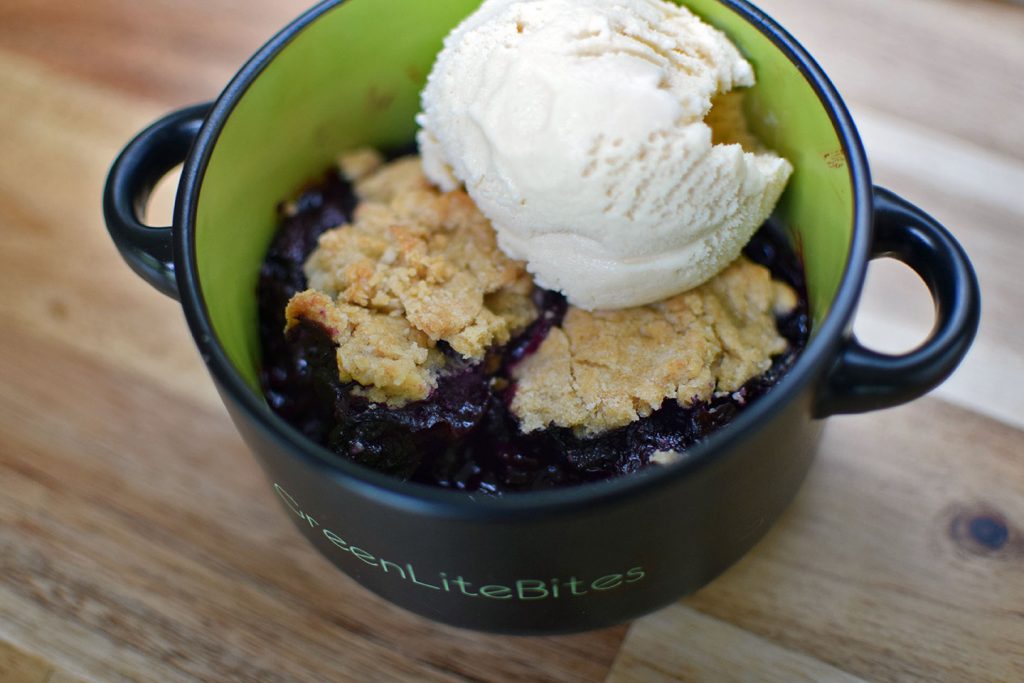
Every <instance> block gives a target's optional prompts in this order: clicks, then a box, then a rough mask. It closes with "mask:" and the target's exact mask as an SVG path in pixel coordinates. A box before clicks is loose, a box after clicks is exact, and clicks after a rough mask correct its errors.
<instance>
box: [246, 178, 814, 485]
mask: <svg viewBox="0 0 1024 683" xmlns="http://www.w3.org/2000/svg"><path fill="white" fill-rule="evenodd" d="M356 204H357V200H356V198H355V195H354V193H353V189H352V187H351V186H350V185H349V184H348V183H347V182H345V181H344V180H342V179H341V178H340V177H339V175H338V173H336V172H331V173H328V174H327V175H326V176H325V178H324V180H323V181H322V182H321V183H319V184H318V185H316V186H315V187H311V188H310V189H308V190H307V191H306V192H305V193H303V194H302V195H301V196H300V197H299V199H298V200H296V201H295V202H292V203H290V204H288V205H287V207H282V211H281V223H280V227H279V230H278V232H277V234H276V236H275V238H274V240H273V243H272V244H271V246H270V249H269V251H268V253H267V256H266V259H265V261H264V263H263V267H262V270H261V273H260V281H259V292H258V297H259V319H260V340H261V343H262V350H263V365H262V371H261V382H262V386H263V390H264V393H265V395H266V399H267V402H268V404H269V405H270V407H271V408H272V409H273V410H274V411H275V412H276V413H278V414H279V415H280V416H281V417H282V418H284V419H285V420H286V421H287V422H288V423H289V424H291V425H292V426H294V427H295V428H296V429H298V430H299V431H301V432H302V433H303V434H304V435H305V436H306V437H308V438H309V439H311V440H312V441H314V442H316V443H318V444H321V445H323V446H326V447H327V448H329V449H330V450H332V451H333V452H335V453H337V454H338V455H340V456H343V457H347V458H350V459H352V460H354V461H356V462H358V463H361V464H363V465H365V466H367V467H371V468H373V469H375V470H378V471H381V472H384V473H387V474H389V475H393V476H396V477H400V478H402V479H406V480H410V481H414V482H419V483H423V484H430V485H434V486H439V487H442V488H448V489H456V490H460V491H467V492H482V493H488V494H500V493H503V492H511V491H529V490H541V489H548V488H553V487H558V486H567V485H573V484H579V483H584V482H590V481H598V480H603V479H609V478H612V477H616V476H619V475H622V474H628V473H631V472H635V471H636V470H638V469H640V468H642V467H644V466H647V465H648V464H649V463H651V462H664V458H665V455H666V454H669V455H670V456H671V458H670V459H677V458H679V457H685V451H686V450H687V449H688V448H690V447H691V446H693V445H694V444H695V443H697V442H699V441H701V440H702V439H704V438H706V437H707V436H708V435H709V434H710V433H712V432H713V431H714V430H716V429H718V428H719V427H721V426H723V425H724V424H726V423H727V422H729V421H730V420H731V419H733V418H734V417H735V416H736V415H737V414H738V413H739V412H740V411H742V410H744V409H745V408H746V407H747V406H749V405H750V404H751V403H753V402H755V401H757V400H758V399H759V398H760V397H761V396H762V395H764V394H765V393H766V392H768V391H769V390H770V389H771V388H772V387H773V386H774V385H775V384H776V383H777V382H778V381H779V379H780V378H781V377H782V376H783V375H784V374H785V373H786V372H787V371H788V370H789V368H790V367H791V366H792V365H793V363H794V361H795V360H796V357H797V356H798V355H799V353H800V351H801V350H802V349H803V347H804V346H805V344H806V342H807V339H808V336H809V333H810V319H809V315H808V306H807V296H806V287H805V284H804V275H803V270H802V268H801V265H800V262H799V260H798V258H797V256H796V254H795V253H794V251H793V250H792V248H791V247H790V246H789V245H788V243H787V241H786V239H785V237H784V236H783V235H782V233H781V231H780V230H778V229H777V228H776V227H774V226H772V225H767V226H765V227H764V228H762V229H761V231H760V232H758V234H757V235H756V236H755V237H754V239H753V240H752V241H751V242H750V243H749V244H748V246H747V247H746V249H745V250H744V254H745V255H746V256H747V258H748V259H750V260H751V261H753V262H755V263H758V264H760V265H763V266H765V267H767V268H768V269H769V270H770V271H771V273H772V276H773V277H774V278H775V279H777V280H781V281H782V282H785V283H787V284H789V285H790V286H791V287H792V288H793V289H794V290H795V291H796V292H797V295H798V305H797V307H796V309H795V310H794V311H793V312H792V313H789V314H787V315H784V316H782V317H780V318H778V320H777V322H778V329H779V332H780V333H781V335H782V336H783V337H785V339H786V340H787V341H788V342H789V348H788V350H787V351H785V352H784V353H783V354H781V355H780V356H777V357H776V358H775V359H774V362H773V364H772V366H771V368H770V369H769V370H768V371H767V372H765V373H763V374H761V375H760V376H758V377H756V378H755V379H753V380H751V381H749V382H747V383H746V384H745V385H744V386H743V387H742V388H740V389H739V390H738V391H735V392H732V393H730V394H727V395H724V396H717V395H716V396H715V397H713V398H712V399H711V400H709V401H704V402H699V403H697V404H694V405H693V406H692V407H688V408H684V407H682V406H680V405H679V403H678V402H676V401H673V400H666V401H665V403H664V404H663V405H662V407H661V408H660V409H658V410H656V411H654V412H653V414H651V415H649V416H648V417H644V418H641V419H639V420H637V421H635V422H633V423H632V424H629V425H627V426H625V427H621V428H618V429H614V430H611V431H607V432H604V433H602V434H599V435H597V436H594V437H589V438H585V437H582V436H579V435H578V434H577V433H576V432H574V431H573V430H571V429H562V428H549V429H546V430H541V431H536V432H532V433H529V434H524V433H522V431H521V430H520V429H519V426H518V422H517V419H516V417H515V416H514V415H513V414H512V412H511V410H510V406H511V403H512V399H513V392H514V391H515V383H514V381H513V379H512V377H511V371H512V369H513V368H514V367H515V366H516V364H517V363H520V362H521V361H522V360H523V359H524V358H526V357H528V356H530V355H531V354H533V353H535V352H536V351H537V350H538V348H539V347H540V346H541V344H542V343H543V341H544V340H545V338H546V337H547V335H548V334H549V332H550V331H551V329H552V328H553V327H556V326H560V325H561V322H562V319H563V317H564V316H565V314H566V310H567V305H566V302H565V299H564V298H563V297H562V296H561V295H559V294H558V293H555V292H551V291H546V290H543V289H539V288H538V289H537V290H536V291H535V293H534V303H535V304H536V306H537V309H538V311H539V312H540V314H539V316H538V317H537V319H536V320H535V321H534V322H533V323H532V324H530V325H529V326H528V327H527V328H526V329H525V330H523V331H522V332H520V333H519V334H518V335H516V336H515V337H514V338H513V339H512V340H511V341H509V343H507V344H505V345H504V346H502V347H500V348H494V349H492V350H491V351H490V352H489V353H488V354H487V356H486V357H485V358H484V360H483V361H482V362H473V363H470V362H467V361H464V360H462V359H461V357H460V356H459V354H457V353H455V352H454V351H452V350H451V349H450V348H448V347H447V345H446V344H445V343H444V342H440V343H439V348H440V349H441V351H442V352H444V353H445V355H446V356H447V358H448V363H447V365H446V370H445V373H444V374H443V375H442V376H441V377H440V379H439V380H438V384H437V388H436V389H434V390H433V391H432V392H431V393H430V395H429V396H428V397H427V398H426V399H425V400H421V401H415V402H412V403H408V404H407V405H404V406H401V407H390V406H388V405H385V404H377V403H372V402H370V401H369V400H367V399H366V398H364V397H362V396H359V395H357V393H355V392H354V391H353V388H354V385H353V384H351V383H348V384H346V383H343V382H342V381H341V380H340V379H339V376H338V365H337V359H336V347H335V345H334V343H333V342H332V340H331V338H330V336H329V334H328V333H327V331H326V330H325V329H324V328H323V327H322V326H320V325H319V324H317V323H314V322H309V321H303V322H300V323H299V324H298V325H296V326H294V327H292V329H291V330H290V331H289V332H288V333H287V334H284V333H283V332H282V330H284V328H285V314H284V311H285V307H286V305H287V304H288V302H289V300H290V299H291V298H292V297H293V296H294V295H295V294H296V293H298V292H300V291H302V290H303V289H305V288H306V284H307V283H306V277H305V275H304V272H303V263H304V262H305V260H306V258H307V257H308V256H309V254H310V253H311V252H312V251H313V250H314V249H315V248H316V246H317V238H318V237H319V236H320V235H321V234H322V233H323V232H324V231H326V230H328V229H330V228H334V227H336V226H338V225H341V224H343V223H347V222H349V221H350V220H351V218H352V212H353V210H354V209H355V206H356ZM679 454H682V455H681V456H680V455H679Z"/></svg>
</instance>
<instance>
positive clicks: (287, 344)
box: [259, 0, 808, 494]
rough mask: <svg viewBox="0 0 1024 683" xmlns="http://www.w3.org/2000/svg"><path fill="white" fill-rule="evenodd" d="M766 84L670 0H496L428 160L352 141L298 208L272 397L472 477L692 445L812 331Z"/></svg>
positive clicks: (773, 375)
mask: <svg viewBox="0 0 1024 683" xmlns="http://www.w3.org/2000/svg"><path fill="white" fill-rule="evenodd" d="M755 82H756V78H755V74H754V69H753V66H752V65H751V64H750V63H749V62H748V61H747V60H746V59H745V57H744V56H743V55H742V54H741V52H740V51H739V50H738V49H737V48H736V46H735V45H733V44H732V43H731V42H730V41H729V39H728V37H727V36H726V35H725V34H724V33H722V32H721V31H718V30H717V29H715V28H714V27H712V26H710V25H708V24H706V23H704V22H703V21H702V20H701V19H700V18H699V17H697V16H696V15H694V14H693V13H692V12H690V11H689V10H688V9H686V8H685V7H682V6H679V5H676V4H674V3H671V2H665V1H664V0H633V1H631V2H628V3H609V2H605V1H604V0H485V1H484V2H483V3H482V4H481V6H480V8H479V9H478V10H477V11H476V12H474V13H473V14H472V15H470V16H469V17H468V18H467V19H466V20H464V21H463V22H462V23H461V24H460V25H459V26H458V27H456V28H455V29H454V30H453V31H452V32H451V33H450V34H449V35H448V37H447V38H446V39H445V41H444V46H443V49H442V50H441V51H440V53H439V54H438V56H437V59H436V61H435V63H434V66H433V69H432V70H431V73H430V76H429V78H428V80H427V83H426V86H425V87H424V89H423V92H422V111H421V113H420V115H419V116H418V117H417V118H416V123H417V124H418V126H419V132H418V134H417V138H416V142H417V151H418V156H405V157H400V158H397V159H392V160H391V161H389V162H387V161H385V159H384V158H383V157H382V156H381V155H380V154H378V153H377V152H376V151H374V150H370V149H363V150H355V151H352V152H350V153H347V154H345V155H343V156H342V158H341V159H340V161H339V167H338V168H337V169H335V170H333V171H331V172H330V173H328V174H327V176H326V177H325V178H324V180H323V182H322V183H320V184H317V185H315V186H313V187H310V188H309V189H308V190H307V191H306V192H305V193H304V194H302V195H301V196H300V197H299V198H298V199H297V200H295V201H294V202H290V203H287V204H285V205H284V206H283V208H282V218H281V226H280V230H279V232H278V234H277V236H276V238H275V239H274V242H273V244H272V246H271V248H270V251H269V253H268V255H267V258H266V261H265V263H264V267H263V271H262V274H261V279H260V294H259V298H260V324H261V338H262V343H263V386H264V389H265V393H266V396H267V400H268V401H269V403H270V405H271V407H272V408H273V409H274V410H275V411H277V412H278V413H279V414H280V415H281V416H283V417H284V418H285V419H286V420H287V421H288V422H290V423H291V424H292V425H294V426H295V427H296V428H297V429H299V430H301V431H302V432H303V433H304V434H305V435H306V436H308V437H309V438H310V439H312V440H313V441H316V442H317V443H320V444H323V445H325V446H326V447H328V448H329V449H331V450H332V451H334V452H335V453H337V454H339V455H341V456H343V457H346V458H350V459H352V460H355V461H356V462H359V463H362V464H363V465H366V466H367V467H371V468H373V469H376V470H379V471H381V472H385V473H388V474H390V475H393V476H396V477H400V478H402V479H406V480H410V481H415V482H421V483H424V484H431V485H434V486H439V487H442V488H448V489H457V490H460V491H468V492H482V493H488V494H498V493H502V492H511V491H529V490H538V489H547V488H552V487H558V486H567V485H571V484H579V483H584V482H590V481H596V480H602V479H608V478H610V477H615V476H619V475H622V474H628V473H630V472H635V471H636V470H639V469H641V468H643V467H646V466H648V465H651V464H654V465H655V466H664V465H669V464H671V463H673V462H676V461H679V460H680V459H683V458H685V457H686V453H687V450H688V449H689V448H690V447H691V446H693V444H695V443H697V442H699V441H700V440H702V439H704V438H706V437H707V436H708V435H709V434H710V433H711V432H713V431H714V430H715V429H717V428H718V427H720V426H722V425H724V424H725V423H727V422H728V421H729V420H731V419H732V418H733V417H734V416H735V415H736V414H737V413H738V412H739V411H741V410H744V409H745V408H746V407H747V406H749V405H750V404H751V403H752V402H754V401H756V400H758V399H759V398H760V397H761V396H762V395H763V394H764V393H765V392H767V391H769V390H770V389H771V387H772V386H773V385H774V384H775V383H776V382H777V381H778V380H779V378H780V377H781V376H782V375H783V374H784V373H785V372H786V371H787V369H789V367H790V366H791V365H792V364H793V362H794V359H795V358H796V355H797V354H798V353H799V351H800V350H801V349H802V347H803V346H804V344H805V343H806V341H807V337H808V315H807V303H806V296H805V293H804V286H803V276H802V271H801V268H800V265H799V263H798V261H797V258H796V256H795V255H794V253H793V252H792V251H791V250H790V249H789V248H788V246H787V243H786V241H785V239H784V238H782V237H781V236H780V235H779V233H777V232H773V231H772V230H771V229H768V228H764V227H762V226H764V225H765V224H766V221H767V220H768V218H769V216H770V215H771V214H772V211H773V209H774V207H775V205H776V203H777V202H778V201H779V199H780V197H781V195H782V194H783V192H784V190H785V188H786V185H787V183H788V181H789V179H790V177H791V175H792V174H793V172H794V168H793V166H792V164H790V162H789V161H788V160H787V159H785V158H783V157H782V156H780V155H779V154H777V153H776V152H774V151H773V150H771V149H769V148H768V147H766V146H765V145H764V144H762V142H761V140H759V139H758V138H757V137H756V136H754V135H753V134H752V133H751V132H750V130H749V129H748V128H747V125H746V124H747V121H746V117H745V115H744V112H745V109H744V104H743V98H744V88H749V87H751V86H753V85H754V84H755ZM762 118H763V117H762ZM776 124H777V122H774V121H772V120H767V121H766V122H765V125H766V126H767V127H768V130H769V131H770V130H771V126H772V125H776Z"/></svg>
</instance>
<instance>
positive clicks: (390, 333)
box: [285, 155, 537, 406]
mask: <svg viewBox="0 0 1024 683" xmlns="http://www.w3.org/2000/svg"><path fill="white" fill-rule="evenodd" d="M346 166H347V170H345V169H346ZM342 167H343V172H346V173H349V174H351V176H350V177H353V179H354V180H355V187H356V193H357V195H358V196H359V197H360V199H361V200H362V202H361V203H360V205H359V207H358V208H357V210H356V213H355V216H354V219H353V222H352V224H351V225H347V226H341V227H340V228H337V229H334V230H330V231H328V232H326V233H324V234H323V235H322V236H321V237H320V240H319V246H318V247H317V249H316V250H315V251H314V252H313V253H312V254H311V255H310V257H309V259H308V260H307V261H306V264H305V273H306V277H307V280H308V286H309V289H307V290H306V291H304V292H300V293H298V294H296V295H295V296H294V297H293V298H292V300H291V301H290V302H289V304H288V307H287V309H286V311H285V316H286V319H287V328H286V329H291V328H292V327H294V326H295V325H296V324H298V323H299V321H300V320H309V321H312V322H316V323H320V324H321V325H323V326H324V327H325V328H326V329H327V330H328V331H329V332H330V334H331V337H332V339H333V340H334V342H335V343H336V344H337V345H338V370H339V375H340V377H341V379H342V381H345V382H356V383H358V384H359V385H360V387H361V388H360V389H359V390H358V393H361V394H362V395H364V396H366V397H367V398H368V399H369V400H371V401H374V402H378V403H388V404H390V405H393V406H397V405H402V404H404V403H407V402H409V401H415V400H422V399H425V398H426V397H427V396H428V395H429V394H430V392H431V391H432V390H433V389H434V388H435V387H436V386H437V379H438V375H439V374H440V373H441V372H442V371H443V369H444V366H445V364H446V356H445V354H444V353H442V352H441V350H440V349H438V347H437V344H438V343H439V342H442V341H443V342H445V343H447V344H448V345H449V346H450V347H451V348H452V349H453V350H454V351H455V352H456V353H457V354H459V355H460V356H462V357H463V358H465V359H470V360H480V359H482V358H483V357H484V355H485V353H486V352H487V350H488V349H489V348H490V347H491V346H493V345H495V344H505V343H507V342H508V341H509V339H510V338H511V336H512V334H513V333H514V332H515V331H517V330H519V329H521V328H523V327H525V326H526V325H528V324H529V323H530V322H531V321H532V320H533V319H534V318H535V317H536V316H537V311H536V309H535V307H534V306H533V304H532V301H531V293H532V290H533V284H532V282H531V280H530V278H529V276H528V275H527V273H526V271H525V268H524V266H523V264H522V263H519V262H517V261H513V260H511V259H509V258H508V257H506V256H505V255H504V254H503V253H502V252H501V251H500V250H499V249H498V247H497V242H496V240H495V235H494V231H493V229H492V228H491V225H490V223H489V222H488V221H487V219H486V218H484V217H483V215H481V214H480V212H479V211H478V210H477V208H476V205H475V204H474V203H473V201H472V200H471V199H470V198H469V196H468V195H466V194H465V193H464V192H462V191H455V192H450V193H447V194H441V193H439V192H438V191H437V190H435V189H433V188H432V186H431V185H429V183H428V182H427V181H426V179H425V178H424V177H423V174H422V171H420V164H419V160H418V159H416V158H415V157H412V158H406V159H400V160H398V161H396V162H393V163H390V164H387V165H384V166H380V167H379V168H377V167H376V164H375V163H374V159H373V158H372V157H371V156H366V155H363V156H362V157H361V158H357V160H356V161H352V157H349V163H348V164H346V163H344V162H343V163H342Z"/></svg>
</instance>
